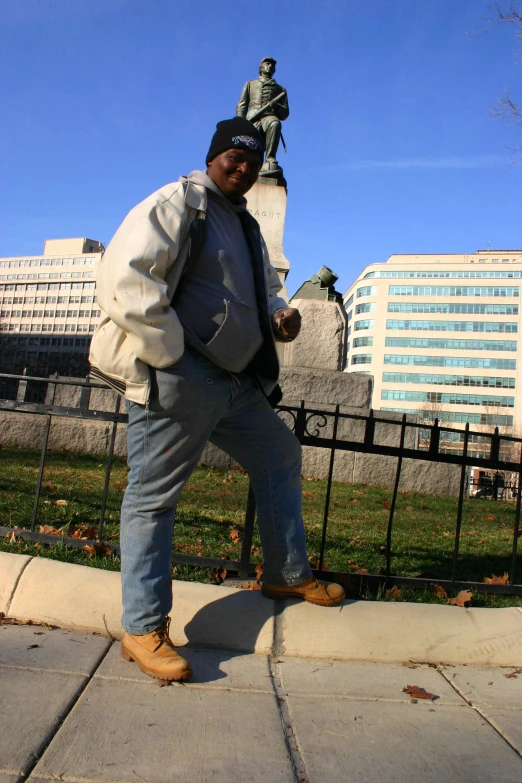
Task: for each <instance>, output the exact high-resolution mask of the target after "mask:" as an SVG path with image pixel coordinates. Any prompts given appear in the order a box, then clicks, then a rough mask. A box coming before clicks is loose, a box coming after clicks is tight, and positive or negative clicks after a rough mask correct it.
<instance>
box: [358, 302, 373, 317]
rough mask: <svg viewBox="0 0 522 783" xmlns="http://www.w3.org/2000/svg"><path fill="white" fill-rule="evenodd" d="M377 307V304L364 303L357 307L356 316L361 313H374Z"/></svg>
mask: <svg viewBox="0 0 522 783" xmlns="http://www.w3.org/2000/svg"><path fill="white" fill-rule="evenodd" d="M375 307H376V305H375V302H362V303H361V304H358V305H356V306H355V315H359V314H360V313H374V312H375Z"/></svg>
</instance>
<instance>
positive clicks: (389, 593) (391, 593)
mask: <svg viewBox="0 0 522 783" xmlns="http://www.w3.org/2000/svg"><path fill="white" fill-rule="evenodd" d="M401 595H402V590H399V588H398V587H396V586H395V585H394V586H393V587H391V588H390V589H389V590H386V600H387V601H397V600H398V599H399V598H400V597H401Z"/></svg>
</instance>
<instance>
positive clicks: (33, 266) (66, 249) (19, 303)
mask: <svg viewBox="0 0 522 783" xmlns="http://www.w3.org/2000/svg"><path fill="white" fill-rule="evenodd" d="M103 250H104V248H103V245H102V244H101V243H100V242H96V241H94V240H91V239H87V238H85V237H82V238H76V239H47V240H46V241H45V244H44V254H43V255H42V256H15V257H12V258H0V366H1V368H2V371H3V372H16V373H20V372H21V371H22V370H23V369H27V373H28V374H30V373H33V372H34V373H38V374H48V373H50V372H55V371H56V370H58V371H59V372H62V373H63V372H64V371H67V368H68V367H69V368H70V371H74V370H75V369H77V370H79V369H85V368H86V367H87V362H86V360H87V354H88V350H89V342H90V336H91V335H92V333H93V332H94V329H95V328H96V324H97V323H98V321H99V319H100V310H99V308H98V306H97V304H96V284H95V264H96V261H97V259H99V258H100V256H101V254H102V252H103Z"/></svg>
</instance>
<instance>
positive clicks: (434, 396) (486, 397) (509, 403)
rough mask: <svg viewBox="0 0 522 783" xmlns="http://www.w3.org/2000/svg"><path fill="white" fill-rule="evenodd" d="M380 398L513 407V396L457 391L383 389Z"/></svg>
mask: <svg viewBox="0 0 522 783" xmlns="http://www.w3.org/2000/svg"><path fill="white" fill-rule="evenodd" d="M381 399H382V400H406V401H407V402H431V403H437V404H442V405H483V406H486V407H487V406H491V407H495V408H497V407H498V408H514V407H515V398H514V397H504V396H498V395H494V394H463V393H462V394H461V393H457V392H451V393H445V392H421V391H405V390H403V389H383V390H382V391H381Z"/></svg>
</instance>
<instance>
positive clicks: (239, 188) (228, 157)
mask: <svg viewBox="0 0 522 783" xmlns="http://www.w3.org/2000/svg"><path fill="white" fill-rule="evenodd" d="M260 168H261V159H260V157H259V155H257V154H256V153H255V152H252V151H251V150H243V149H239V150H236V149H231V150H226V152H222V153H221V154H220V155H216V157H215V158H214V160H211V161H210V162H209V163H208V168H207V172H208V176H209V177H210V179H212V180H214V182H215V183H216V185H217V186H218V188H219V189H220V190H221V191H222V192H223V193H224V194H225V196H226V197H227V198H228V199H229V201H232V202H237V201H239V200H240V199H241V197H242V196H244V195H245V193H247V192H248V191H249V190H250V188H251V187H252V185H253V184H254V183H255V182H256V181H257V178H258V176H259V169H260Z"/></svg>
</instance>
